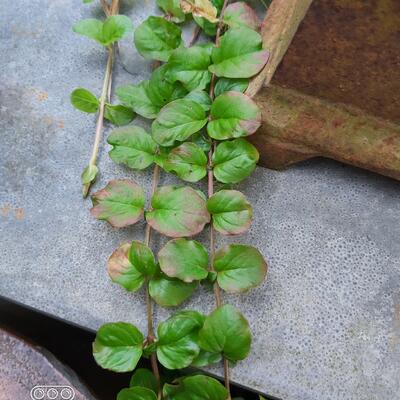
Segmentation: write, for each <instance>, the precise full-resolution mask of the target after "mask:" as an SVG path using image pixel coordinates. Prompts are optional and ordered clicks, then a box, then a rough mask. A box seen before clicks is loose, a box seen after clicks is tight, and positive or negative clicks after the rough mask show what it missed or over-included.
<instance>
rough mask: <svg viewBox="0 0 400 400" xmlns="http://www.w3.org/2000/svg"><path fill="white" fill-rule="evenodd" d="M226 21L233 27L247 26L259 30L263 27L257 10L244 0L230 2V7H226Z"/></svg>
mask: <svg viewBox="0 0 400 400" xmlns="http://www.w3.org/2000/svg"><path fill="white" fill-rule="evenodd" d="M224 22H225V23H226V24H227V25H229V26H230V27H231V28H240V27H242V26H245V27H247V28H250V29H253V30H255V31H259V30H260V27H261V21H260V19H259V18H258V16H257V14H256V12H255V11H254V10H253V9H252V8H251V7H250V6H249V5H248V4H246V3H245V2H243V1H238V2H236V3H232V4H229V5H228V7H226V10H225V14H224Z"/></svg>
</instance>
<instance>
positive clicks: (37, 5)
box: [0, 0, 400, 400]
mask: <svg viewBox="0 0 400 400" xmlns="http://www.w3.org/2000/svg"><path fill="white" fill-rule="evenodd" d="M148 4H149V2H148V1H145V0H138V1H135V2H134V1H132V2H128V4H127V5H126V6H125V7H124V9H123V11H124V12H125V13H126V14H127V15H130V16H131V17H132V18H133V20H134V22H135V24H136V25H137V24H138V21H139V20H141V19H143V18H144V16H145V14H146V13H147V11H146V10H147V9H146V10H145V9H144V5H148ZM2 5H3V7H2V8H1V9H2V11H1V13H0V18H1V25H0V26H1V28H0V29H1V38H0V46H1V53H2V62H1V65H0V77H1V80H0V90H1V108H0V111H1V122H0V124H1V130H0V132H1V136H0V159H1V161H0V182H1V187H0V191H1V193H0V229H1V242H0V251H1V264H0V294H2V295H5V296H7V297H9V298H11V299H15V300H18V301H21V302H23V303H25V304H27V305H30V306H33V307H36V308H38V309H41V310H43V311H46V312H49V313H52V314H54V315H57V316H59V317H62V318H66V319H67V320H69V321H73V322H76V323H79V324H82V325H84V326H87V327H89V328H95V329H96V328H98V327H99V326H100V325H101V324H102V323H104V322H106V321H116V320H124V321H131V322H133V323H135V324H137V325H138V326H139V327H141V328H142V329H144V328H145V320H144V315H145V309H144V298H143V294H142V293H139V294H133V295H132V294H127V293H125V292H124V291H123V290H122V289H120V288H119V287H117V286H116V285H113V284H112V283H111V281H110V280H109V279H108V276H107V274H106V271H105V261H106V259H107V257H108V256H109V255H110V254H111V252H112V251H113V250H114V248H115V247H116V246H117V245H118V244H119V243H120V242H121V241H123V240H127V239H140V238H141V237H142V236H143V230H144V229H143V228H144V225H143V224H142V225H139V226H135V227H132V228H129V229H122V230H115V229H112V228H110V227H109V226H108V225H107V224H105V223H102V222H100V221H96V220H94V219H92V218H91V217H90V215H89V212H88V210H89V208H90V202H89V201H83V200H82V199H81V197H80V191H81V186H80V180H79V175H80V172H81V169H82V168H83V166H84V165H85V164H86V163H87V160H88V158H89V154H90V148H91V144H92V140H93V134H94V118H93V116H90V115H89V116H88V115H84V114H80V113H79V112H77V111H75V110H73V109H72V107H71V106H70V104H69V94H70V92H71V91H72V90H73V89H74V88H75V87H78V86H84V87H87V88H88V89H90V90H92V91H94V92H96V93H99V92H100V89H101V82H102V77H103V73H104V67H105V59H106V55H105V54H104V53H102V52H101V49H100V48H99V47H98V46H97V45H96V44H94V43H91V42H90V41H89V40H87V39H85V38H80V37H78V36H76V35H75V34H73V33H72V31H71V25H72V24H73V23H74V22H75V21H77V20H79V19H80V18H82V17H90V16H92V15H93V14H96V13H98V11H97V10H96V7H95V6H93V5H91V6H88V7H85V6H83V5H82V4H81V2H80V1H79V0H73V1H67V0H56V1H54V0H53V1H49V0H47V1H38V0H33V1H30V2H26V1H22V0H16V1H14V2H13V3H12V4H10V5H9V4H7V6H6V4H5V3H4V2H3V4H2ZM150 8H151V7H150ZM121 53H122V59H123V62H124V63H125V64H126V67H127V68H128V69H129V70H130V71H132V72H133V76H132V75H130V74H128V73H127V72H126V71H124V70H123V69H122V68H121V66H120V65H117V68H116V81H117V82H116V85H120V84H122V83H127V82H137V81H139V80H140V79H141V78H142V77H143V76H145V75H147V74H148V67H149V63H147V62H145V61H144V60H141V59H140V58H139V57H138V55H137V54H135V51H134V49H133V47H132V46H131V44H130V42H129V41H124V42H123V43H122V44H121ZM138 123H141V124H143V123H144V122H143V121H138ZM107 131H108V129H107ZM107 149H108V146H107V145H106V146H105V149H104V150H103V151H102V152H101V155H100V162H99V164H100V170H101V175H100V179H99V181H98V182H97V183H96V186H95V187H96V188H100V187H103V186H104V185H105V184H106V182H107V181H108V180H110V179H113V178H121V177H130V178H132V179H135V180H137V181H138V182H140V183H141V184H143V185H145V186H146V188H147V189H148V188H149V179H150V175H149V173H148V172H144V173H136V172H132V171H129V170H128V169H125V168H123V167H119V166H116V165H114V164H113V163H112V162H111V160H110V159H109V157H108V156H107V153H106V150H107ZM170 180H171V178H169V177H166V176H165V175H163V176H162V181H163V183H165V182H168V181H170ZM240 189H241V190H243V191H244V192H245V193H247V194H248V196H249V199H250V200H251V202H252V204H253V206H254V208H255V219H254V223H253V226H252V228H251V230H250V231H249V233H248V234H246V235H244V236H243V237H242V238H235V239H229V241H238V240H239V241H243V242H248V243H253V244H254V245H256V246H258V248H260V249H261V251H262V252H263V253H264V255H265V257H266V258H267V260H268V262H269V266H270V269H269V275H268V280H267V281H266V282H265V284H263V285H262V286H261V287H258V288H256V289H254V290H252V291H251V292H250V294H248V295H243V296H227V295H224V300H225V301H227V302H228V301H229V302H230V303H232V304H234V305H235V306H237V307H239V308H240V309H241V310H242V311H243V313H244V314H245V315H246V316H247V317H248V319H249V321H250V324H251V326H252V329H253V333H254V342H253V348H252V352H251V355H250V357H249V358H248V359H247V360H246V361H243V362H240V363H238V365H237V366H236V367H235V368H233V371H232V378H233V379H234V380H235V381H237V382H240V383H242V384H245V385H249V386H251V387H253V388H256V389H259V390H262V391H265V392H268V393H270V394H273V395H276V396H280V397H282V398H284V399H299V400H300V399H301V400H307V399H310V400H311V399H315V400H316V399H318V400H321V399H322V400H328V399H335V400H336V399H357V400H371V399H376V400H378V399H379V400H389V399H390V400H396V399H400V289H399V287H400V244H399V237H400V202H399V199H400V184H399V183H398V182H395V181H392V180H389V179H386V178H383V177H381V176H378V175H373V174H370V173H367V172H365V171H361V170H358V169H354V168H350V167H345V166H343V165H341V164H338V163H335V162H331V161H327V160H315V161H312V162H307V163H304V164H301V165H298V166H296V167H293V168H291V169H289V170H287V171H285V172H276V171H270V170H266V169H262V168H259V169H257V170H256V172H255V174H254V175H253V176H252V177H251V178H249V179H248V180H247V181H245V182H244V183H243V184H241V185H240ZM155 239H156V246H158V245H159V244H160V242H161V241H162V240H163V239H161V238H159V237H156V238H155ZM200 239H201V240H204V242H205V243H206V238H205V237H201V238H200ZM218 240H219V243H222V240H221V238H218ZM225 241H226V239H225ZM213 305H214V301H213V297H212V294H211V293H210V292H207V291H206V290H202V291H199V292H198V293H197V294H196V295H195V296H194V297H193V299H191V300H190V301H189V302H188V303H187V304H185V308H195V309H199V310H203V311H204V312H209V311H210V310H211V309H212V307H213ZM169 313H170V311H168V310H162V309H159V308H157V311H156V318H157V320H161V319H164V318H166V317H167V316H168V315H169ZM213 371H216V372H218V373H219V374H220V373H221V369H220V368H213Z"/></svg>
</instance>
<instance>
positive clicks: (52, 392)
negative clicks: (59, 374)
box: [47, 388, 58, 400]
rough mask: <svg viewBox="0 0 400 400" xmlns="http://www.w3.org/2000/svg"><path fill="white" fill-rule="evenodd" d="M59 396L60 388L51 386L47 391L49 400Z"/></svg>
mask: <svg viewBox="0 0 400 400" xmlns="http://www.w3.org/2000/svg"><path fill="white" fill-rule="evenodd" d="M57 397H58V390H57V389H54V388H50V389H49V390H48V391H47V398H48V399H49V400H54V399H56V398H57Z"/></svg>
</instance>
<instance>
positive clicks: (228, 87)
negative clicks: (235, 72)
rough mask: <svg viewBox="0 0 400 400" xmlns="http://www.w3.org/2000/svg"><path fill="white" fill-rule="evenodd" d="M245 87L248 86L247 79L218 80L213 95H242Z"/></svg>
mask: <svg viewBox="0 0 400 400" xmlns="http://www.w3.org/2000/svg"><path fill="white" fill-rule="evenodd" d="M247 86H249V79H248V78H237V79H230V78H219V79H218V80H217V83H216V84H215V88H214V95H215V97H218V96H219V95H220V94H222V93H225V92H241V93H243V92H244V91H245V90H246V89H247Z"/></svg>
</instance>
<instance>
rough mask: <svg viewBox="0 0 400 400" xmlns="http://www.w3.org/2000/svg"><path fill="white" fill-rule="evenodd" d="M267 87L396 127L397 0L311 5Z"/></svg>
mask: <svg viewBox="0 0 400 400" xmlns="http://www.w3.org/2000/svg"><path fill="white" fill-rule="evenodd" d="M272 83H273V84H276V85H279V86H282V87H288V88H291V89H296V90H298V91H299V92H301V93H305V94H309V95H312V96H315V97H319V98H324V99H327V100H330V101H331V102H334V103H337V102H340V103H346V104H349V105H353V106H355V107H358V108H359V109H361V110H364V111H365V112H366V113H368V114H371V115H376V116H379V117H382V118H385V119H388V120H391V121H393V122H395V123H398V124H400V1H399V0H314V2H313V3H312V5H311V7H310V9H309V11H308V12H307V15H306V17H305V19H304V20H303V22H302V24H301V25H300V27H299V29H298V31H297V33H296V35H295V37H294V39H293V41H292V44H291V45H290V47H289V50H288V51H287V53H286V55H285V57H284V59H283V61H282V63H281V64H280V67H279V68H278V70H277V71H276V74H275V76H274V78H273V81H272Z"/></svg>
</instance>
